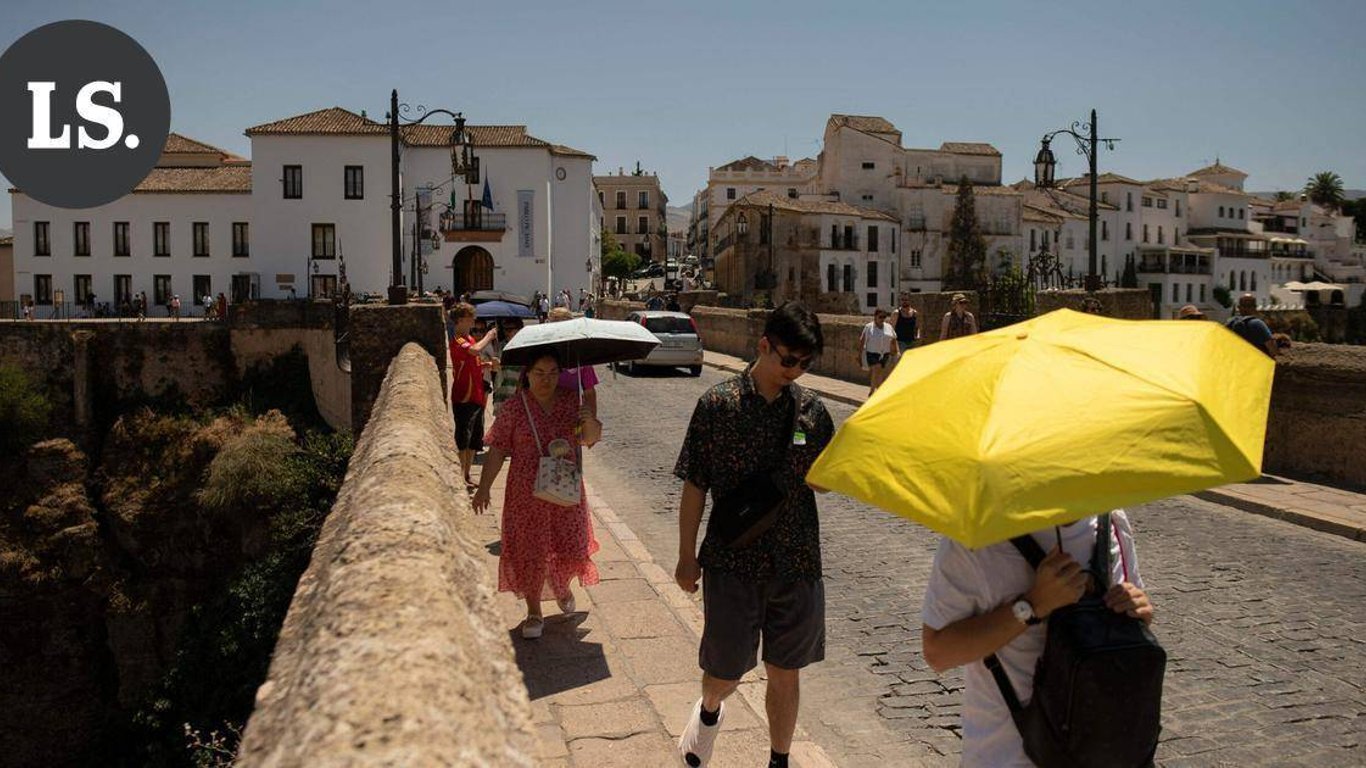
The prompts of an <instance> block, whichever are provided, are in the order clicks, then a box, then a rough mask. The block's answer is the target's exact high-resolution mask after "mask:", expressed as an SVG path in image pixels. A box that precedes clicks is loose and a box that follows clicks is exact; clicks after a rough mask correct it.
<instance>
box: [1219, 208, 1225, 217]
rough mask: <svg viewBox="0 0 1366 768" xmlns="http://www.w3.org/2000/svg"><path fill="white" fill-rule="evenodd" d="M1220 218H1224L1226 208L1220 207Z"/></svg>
mask: <svg viewBox="0 0 1366 768" xmlns="http://www.w3.org/2000/svg"><path fill="white" fill-rule="evenodd" d="M1219 218H1221V219H1222V218H1224V206H1222V205H1221V206H1219Z"/></svg>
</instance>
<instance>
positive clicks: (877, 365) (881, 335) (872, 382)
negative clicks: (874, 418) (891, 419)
mask: <svg viewBox="0 0 1366 768" xmlns="http://www.w3.org/2000/svg"><path fill="white" fill-rule="evenodd" d="M859 348H860V350H861V352H862V355H863V358H862V360H860V363H861V364H862V366H863V368H864V369H866V370H867V371H868V395H869V396H870V397H871V396H872V394H873V393H874V392H876V391H877V388H878V387H880V386H882V382H883V380H884V379H886V378H887V368H888V366H890V365H891V361H892V358H893V357H896V355H897V354H898V353H899V351H900V350H898V349H897V345H896V331H895V330H893V328H892V326H891V324H890V323H888V322H887V312H886V311H885V310H883V309H882V308H880V307H879V308H878V309H875V310H873V321H872V322H870V323H868V324H867V325H865V326H863V332H862V333H860V334H859Z"/></svg>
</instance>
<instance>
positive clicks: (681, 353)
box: [624, 310, 702, 376]
mask: <svg viewBox="0 0 1366 768" xmlns="http://www.w3.org/2000/svg"><path fill="white" fill-rule="evenodd" d="M626 320H627V322H632V323H640V324H641V325H643V326H645V330H647V331H649V332H650V333H653V334H654V335H655V336H656V337H658V338H659V346H657V347H655V348H654V349H653V350H651V351H650V354H649V355H648V356H646V357H645V358H644V359H643V360H632V361H630V362H628V363H625V364H624V365H625V368H626V369H627V370H629V371H630V372H631V373H635V372H636V371H637V370H639V369H640V368H642V367H660V368H687V369H688V373H690V374H692V375H693V376H701V375H702V336H701V334H699V333H698V332H697V322H696V321H695V320H693V319H692V317H691V316H690V315H688V314H687V313H686V312H665V311H661V310H645V311H642V312H632V313H631V314H629V315H627V316H626Z"/></svg>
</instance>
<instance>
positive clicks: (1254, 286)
mask: <svg viewBox="0 0 1366 768" xmlns="http://www.w3.org/2000/svg"><path fill="white" fill-rule="evenodd" d="M1248 284H1249V285H1250V286H1251V287H1250V288H1249V289H1248V290H1252V291H1255V290H1257V273H1256V272H1253V273H1252V279H1250V280H1248Z"/></svg>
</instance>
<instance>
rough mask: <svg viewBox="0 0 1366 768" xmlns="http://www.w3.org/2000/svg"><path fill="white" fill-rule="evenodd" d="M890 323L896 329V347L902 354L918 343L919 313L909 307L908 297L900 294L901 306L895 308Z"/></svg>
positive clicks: (909, 299)
mask: <svg viewBox="0 0 1366 768" xmlns="http://www.w3.org/2000/svg"><path fill="white" fill-rule="evenodd" d="M892 321H893V327H894V328H896V345H897V347H899V348H900V351H901V352H902V353H903V354H904V353H905V352H906V351H907V350H909V349H912V348H914V347H915V345H916V343H917V342H919V341H920V313H919V312H917V311H916V309H915V307H912V306H911V297H910V296H909V295H907V294H904V293H903V294H901V306H900V307H898V308H897V310H896V315H895V316H894V317H893V318H892Z"/></svg>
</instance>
